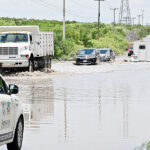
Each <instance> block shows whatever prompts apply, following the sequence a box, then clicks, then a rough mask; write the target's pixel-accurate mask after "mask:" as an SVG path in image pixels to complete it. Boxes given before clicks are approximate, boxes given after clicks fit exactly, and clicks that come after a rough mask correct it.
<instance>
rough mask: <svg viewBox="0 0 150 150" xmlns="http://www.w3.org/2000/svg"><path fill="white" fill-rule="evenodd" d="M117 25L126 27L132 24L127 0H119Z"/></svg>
mask: <svg viewBox="0 0 150 150" xmlns="http://www.w3.org/2000/svg"><path fill="white" fill-rule="evenodd" d="M119 23H120V24H126V25H131V24H132V20H131V13H130V8H129V0H121V6H120V13H119Z"/></svg>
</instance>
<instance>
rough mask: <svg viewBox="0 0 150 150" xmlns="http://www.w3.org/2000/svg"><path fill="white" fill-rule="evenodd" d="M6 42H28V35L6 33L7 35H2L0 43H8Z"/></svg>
mask: <svg viewBox="0 0 150 150" xmlns="http://www.w3.org/2000/svg"><path fill="white" fill-rule="evenodd" d="M6 42H13V43H16V42H17V43H18V42H28V34H24V33H8V34H7V33H6V34H0V43H6Z"/></svg>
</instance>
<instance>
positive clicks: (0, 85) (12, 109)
mask: <svg viewBox="0 0 150 150" xmlns="http://www.w3.org/2000/svg"><path fill="white" fill-rule="evenodd" d="M18 91H19V89H18V87H17V86H16V85H12V84H11V85H9V86H8V84H7V83H6V82H5V81H4V79H3V78H2V76H0V114H1V117H0V145H4V144H7V148H8V150H20V149H21V146H22V140H23V129H24V117H23V109H22V103H21V101H20V100H19V99H18V98H17V97H16V96H15V94H17V93H18Z"/></svg>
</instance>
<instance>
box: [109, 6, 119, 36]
mask: <svg viewBox="0 0 150 150" xmlns="http://www.w3.org/2000/svg"><path fill="white" fill-rule="evenodd" d="M110 10H113V13H114V22H113V24H114V35H115V32H116V31H115V26H116V10H118V8H110Z"/></svg>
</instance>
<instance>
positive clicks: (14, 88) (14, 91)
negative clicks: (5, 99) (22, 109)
mask: <svg viewBox="0 0 150 150" xmlns="http://www.w3.org/2000/svg"><path fill="white" fill-rule="evenodd" d="M9 91H10V94H18V92H19V88H18V86H17V85H14V84H10V85H9Z"/></svg>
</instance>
